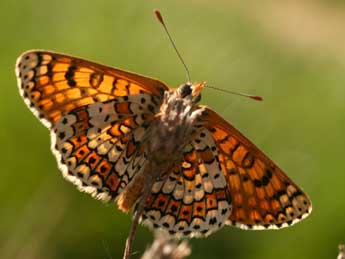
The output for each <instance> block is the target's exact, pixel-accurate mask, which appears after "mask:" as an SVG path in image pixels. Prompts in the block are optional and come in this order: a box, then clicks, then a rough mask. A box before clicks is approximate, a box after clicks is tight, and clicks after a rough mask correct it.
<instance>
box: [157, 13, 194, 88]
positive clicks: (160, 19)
mask: <svg viewBox="0 0 345 259" xmlns="http://www.w3.org/2000/svg"><path fill="white" fill-rule="evenodd" d="M154 13H155V15H156V17H157V19H158V21H159V22H160V23H161V24H162V25H163V28H164V30H165V32H166V33H167V35H168V37H169V40H170V42H171V45H172V46H173V47H174V49H175V52H176V54H177V56H178V57H179V59H180V60H181V62H182V64H183V66H184V69H185V70H186V73H187V78H188V81H189V82H190V83H191V82H192V80H191V78H190V73H189V69H188V67H187V65H186V63H185V62H184V60H183V58H182V56H181V54H180V52H179V51H178V49H177V47H176V44H175V42H174V40H173V38H172V37H171V35H170V33H169V30H168V28H167V26H166V25H165V23H164V20H163V16H162V14H161V12H160V11H159V10H158V9H156V10H154Z"/></svg>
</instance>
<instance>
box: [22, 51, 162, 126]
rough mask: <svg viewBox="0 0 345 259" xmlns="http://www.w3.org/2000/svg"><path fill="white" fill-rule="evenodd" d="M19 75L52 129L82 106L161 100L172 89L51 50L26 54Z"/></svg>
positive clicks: (36, 109) (29, 100)
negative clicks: (137, 98)
mask: <svg viewBox="0 0 345 259" xmlns="http://www.w3.org/2000/svg"><path fill="white" fill-rule="evenodd" d="M16 73H17V78H18V85H19V89H20V92H21V94H22V96H23V98H24V100H25V102H26V104H27V105H28V106H29V107H30V109H31V110H32V111H33V112H34V114H35V115H36V116H37V117H39V118H40V119H41V120H42V121H43V122H44V124H45V125H46V126H48V127H50V126H51V124H52V123H53V124H54V123H56V122H57V121H58V119H59V118H60V117H61V116H62V115H63V114H66V113H68V112H70V111H72V110H73V109H76V108H78V107H81V106H85V105H89V104H92V103H96V102H105V101H108V100H112V99H114V98H115V97H119V96H128V95H135V94H142V93H148V94H151V95H152V98H153V99H155V98H158V99H160V98H161V97H162V94H163V92H164V91H165V90H167V89H168V87H167V86H166V85H165V84H164V83H162V82H160V81H158V80H154V79H150V78H147V77H144V76H140V75H137V74H133V73H130V72H126V71H122V70H118V69H115V68H112V67H107V66H103V65H100V64H97V63H93V62H90V61H87V60H84V59H80V58H75V57H71V56H67V55H63V54H58V53H53V52H48V51H35V50H34V51H28V52H25V53H24V54H22V55H21V56H20V57H19V58H18V60H17V64H16ZM156 102H157V101H156Z"/></svg>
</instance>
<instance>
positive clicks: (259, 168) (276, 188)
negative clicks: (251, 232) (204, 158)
mask: <svg viewBox="0 0 345 259" xmlns="http://www.w3.org/2000/svg"><path fill="white" fill-rule="evenodd" d="M201 120H202V121H201V125H203V126H204V127H205V128H206V129H207V130H208V131H209V132H210V133H211V135H212V137H213V139H214V141H215V143H216V149H217V153H218V157H219V163H220V165H221V170H222V172H223V175H224V177H225V179H226V181H227V184H228V190H229V192H230V194H231V199H232V203H233V207H232V212H231V214H230V217H229V219H228V221H227V224H230V225H234V226H237V227H240V228H244V229H267V228H281V227H287V226H290V225H292V224H294V223H296V222H298V221H300V220H301V219H303V218H305V217H306V216H307V215H309V213H310V212H311V209H312V208H311V202H310V200H309V198H308V196H307V195H306V194H305V193H304V192H303V191H302V190H301V188H299V187H298V186H297V185H296V184H295V183H294V182H293V181H292V180H291V179H289V178H288V177H287V176H286V175H285V174H284V172H283V171H282V170H281V169H280V168H279V167H278V166H277V165H276V164H274V163H273V162H272V161H271V160H270V159H269V158H268V157H267V156H266V155H265V154H264V153H263V152H262V151H260V150H259V149H258V148H257V147H256V146H255V145H254V144H253V143H251V142H250V141H249V140H248V139H247V138H246V137H245V136H243V135H242V134H241V133H240V132H239V131H238V130H237V129H235V128H234V127H233V126H231V125H230V124H229V123H228V122H226V121H225V120H224V119H223V118H222V117H221V116H219V115H218V114H217V113H216V112H214V111H212V110H211V109H209V108H206V107H205V112H204V115H203V116H202V118H201Z"/></svg>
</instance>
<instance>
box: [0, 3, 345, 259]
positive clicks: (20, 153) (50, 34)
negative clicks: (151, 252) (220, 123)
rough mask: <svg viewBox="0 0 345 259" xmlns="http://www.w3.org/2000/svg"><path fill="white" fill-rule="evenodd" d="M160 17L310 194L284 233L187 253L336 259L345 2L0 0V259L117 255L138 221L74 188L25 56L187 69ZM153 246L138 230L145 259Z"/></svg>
mask: <svg viewBox="0 0 345 259" xmlns="http://www.w3.org/2000/svg"><path fill="white" fill-rule="evenodd" d="M154 8H160V9H161V11H162V13H163V14H164V15H165V20H166V22H167V23H168V27H170V30H171V33H172V35H173V36H174V38H175V40H176V43H177V45H178V47H179V49H180V51H181V53H182V55H183V57H184V58H185V60H186V62H187V63H188V65H189V68H190V70H191V73H192V78H193V80H195V81H203V80H207V81H208V83H209V84H211V85H213V86H217V87H221V88H224V89H230V90H235V91H242V92H248V93H251V94H257V95H261V96H263V97H264V99H265V101H264V102H262V103H257V102H254V101H250V100H247V99H245V98H239V97H236V96H232V95H227V94H224V93H221V92H217V91H214V90H211V89H205V90H204V94H203V103H204V104H207V105H209V106H211V107H213V108H214V109H215V110H216V111H218V112H219V113H220V114H222V115H223V116H224V117H225V118H226V119H227V120H229V121H230V122H231V123H232V124H234V125H235V126H236V127H237V128H239V129H240V130H241V131H242V132H243V133H244V134H245V135H246V136H248V137H249V138H250V139H252V140H253V142H254V143H256V144H257V145H258V146H259V147H260V148H261V149H263V150H264V151H265V152H266V153H267V154H268V155H269V156H270V157H272V159H273V160H274V161H275V162H277V164H279V165H280V166H281V167H282V168H283V169H284V170H285V171H286V172H287V174H288V175H289V176H290V177H291V178H292V179H294V181H295V182H296V183H298V185H300V186H301V187H302V188H303V189H304V190H305V191H306V192H307V193H308V194H309V195H310V197H311V199H312V202H313V213H312V215H311V216H310V217H309V218H308V219H306V220H305V221H303V222H301V223H299V224H297V225H296V226H294V227H291V228H287V229H283V230H279V231H261V232H253V231H243V230H239V229H235V228H231V227H224V228H223V229H222V230H220V231H218V232H217V233H215V234H213V235H211V236H210V237H208V238H207V239H195V240H192V241H191V245H192V249H193V252H192V255H191V256H190V258H233V259H237V258H239V259H242V258H246V259H254V258H255V259H259V258H265V259H269V258H275V259H276V258H280V259H283V258H286V259H287V258H294V259H298V258H313V259H315V258H336V255H337V245H338V244H339V243H342V242H345V175H344V174H345V166H344V165H345V163H344V155H345V152H344V151H345V137H344V133H345V114H344V111H345V102H344V100H345V33H344V28H345V4H344V2H343V1H321V0H319V1H318V0H314V1H308V0H298V1H297V0H295V1H277V0H263V1H225V0H224V1H205V0H198V1H176V0H175V1H171V0H169V1H167V0H166V1H158V0H157V1H154V0H152V1H125V0H121V1H110V0H109V1H108V0H107V1H106V0H100V1H89V2H87V1H82V0H78V1H68V0H60V1H44V0H39V1H31V0H22V1H18V0H2V1H1V2H0V24H1V25H0V26H1V43H0V55H1V56H0V57H1V58H0V79H1V87H0V145H1V149H0V164H1V167H0V171H1V180H0V193H1V196H0V209H1V211H0V258H2V259H9V258H25V259H41V258H42V259H43V258H51V259H55V258H56V259H58V258H64V259H69V258H108V256H107V253H108V252H107V251H108V250H109V251H110V254H111V255H112V258H121V255H122V251H123V248H124V243H125V239H126V236H127V233H128V230H129V226H130V222H131V219H130V216H129V215H126V214H123V213H121V212H120V211H118V210H117V208H116V207H115V205H114V204H106V205H105V204H102V203H101V202H99V201H97V200H94V199H92V198H91V197H90V196H89V195H87V194H82V193H79V192H78V191H77V190H76V189H75V187H74V186H72V184H70V183H68V182H66V181H65V180H64V179H63V178H62V176H61V174H60V172H59V171H58V169H57V166H56V161H55V158H54V157H53V155H52V154H51V153H50V150H49V146H50V140H49V134H48V131H47V129H46V128H45V127H44V126H43V125H42V124H41V123H39V122H38V120H37V119H36V118H35V117H34V116H33V115H32V113H31V112H30V111H29V110H28V109H27V107H26V106H25V104H24V102H23V100H22V98H21V97H20V96H19V93H18V90H17V83H16V79H15V74H14V64H15V60H16V58H17V56H19V55H20V54H21V52H23V51H25V50H28V49H33V48H36V49H37V48H40V49H49V50H54V51H58V52H64V53H69V54H71V55H75V56H81V57H84V58H87V59H91V60H95V61H98V62H100V63H104V64H108V65H112V66H116V67H119V68H123V69H127V70H131V71H135V72H138V73H141V74H145V75H148V76H152V77H156V78H159V79H161V80H162V81H164V82H166V83H167V84H168V85H171V86H173V87H176V86H178V85H179V84H181V83H183V82H185V81H186V77H185V72H184V71H183V67H182V65H181V63H180V62H179V60H178V58H177V56H176V54H175V53H174V51H173V50H172V47H171V45H170V43H169V42H168V40H167V36H166V35H165V34H164V32H163V29H162V27H161V26H160V25H159V24H158V23H157V22H156V20H155V19H154V17H153V14H152V10H153V9H154ZM151 241H152V234H151V233H150V231H148V229H147V228H145V227H140V228H139V232H138V235H137V239H136V242H135V245H134V251H135V253H136V255H135V256H133V258H139V256H140V255H141V254H142V253H143V251H144V249H145V247H146V246H148V244H150V243H151Z"/></svg>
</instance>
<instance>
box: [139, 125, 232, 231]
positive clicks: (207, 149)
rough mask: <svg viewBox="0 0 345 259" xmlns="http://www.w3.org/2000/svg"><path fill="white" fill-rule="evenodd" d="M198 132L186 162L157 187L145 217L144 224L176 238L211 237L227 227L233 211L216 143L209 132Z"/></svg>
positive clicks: (174, 169)
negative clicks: (225, 225) (226, 224)
mask: <svg viewBox="0 0 345 259" xmlns="http://www.w3.org/2000/svg"><path fill="white" fill-rule="evenodd" d="M196 131H197V133H196V134H195V136H193V137H192V141H191V143H189V144H188V145H186V147H185V148H184V151H183V159H182V161H181V162H180V163H177V164H176V165H175V167H174V168H173V169H172V170H171V172H169V174H168V177H167V178H166V179H164V180H159V181H157V182H156V183H155V184H154V186H153V188H152V194H151V196H150V198H149V199H148V200H147V203H146V206H145V211H144V214H143V216H142V220H143V222H144V224H146V225H148V226H149V227H151V228H156V229H157V228H159V229H162V230H164V231H166V232H167V233H169V234H170V235H173V236H175V237H193V236H196V237H198V236H203V235H208V234H210V233H212V232H214V231H216V230H218V229H219V228H221V227H223V225H224V224H225V221H226V220H227V219H228V217H229V215H230V211H231V198H230V193H229V190H228V188H227V183H226V179H225V176H224V174H223V173H222V171H221V169H220V164H219V161H218V158H217V152H216V149H215V143H214V140H213V138H212V136H211V134H210V133H209V131H208V130H206V129H203V130H199V129H196Z"/></svg>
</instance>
